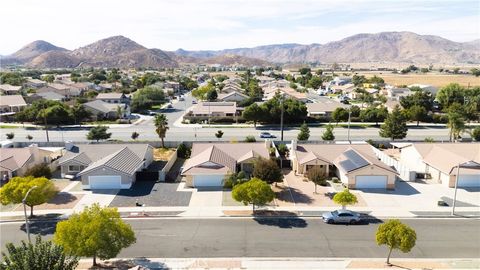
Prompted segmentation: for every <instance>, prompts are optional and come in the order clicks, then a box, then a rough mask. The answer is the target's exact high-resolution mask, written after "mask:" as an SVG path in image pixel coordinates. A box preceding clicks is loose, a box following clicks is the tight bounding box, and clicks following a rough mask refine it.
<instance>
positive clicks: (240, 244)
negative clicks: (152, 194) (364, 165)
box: [0, 218, 480, 258]
mask: <svg viewBox="0 0 480 270" xmlns="http://www.w3.org/2000/svg"><path fill="white" fill-rule="evenodd" d="M127 222H128V223H130V224H131V225H132V227H133V228H134V230H135V233H136V237H137V242H136V243H135V244H134V245H132V246H131V247H129V248H127V249H125V250H123V251H122V252H121V254H119V256H118V257H139V256H145V257H167V258H170V257H175V258H177V257H185V258H191V257H200V258H203V257H358V258H382V257H385V256H386V255H387V248H386V247H384V246H377V244H376V243H375V231H376V229H377V227H378V226H379V224H380V223H379V222H374V223H371V224H364V225H329V224H324V223H323V222H322V221H321V220H319V219H300V218H289V219H279V218H273V219H270V218H269V219H258V220H253V219H227V218H220V219H141V220H128V221H127ZM402 222H405V223H407V224H408V225H410V226H411V227H412V228H413V229H415V230H416V233H417V244H416V246H415V247H414V248H413V249H412V251H411V252H410V253H406V254H405V253H400V252H398V251H394V253H393V254H392V256H394V257H409V258H479V257H480V226H479V225H480V223H479V221H478V220H471V219H410V220H403V221H402ZM22 225H23V223H6V224H1V225H0V229H1V241H0V242H1V246H2V249H3V248H4V246H5V243H6V242H19V241H20V240H22V239H25V238H26V236H25V232H24V231H22V230H21V229H20V228H21V227H22ZM53 230H54V223H52V222H50V223H42V224H34V225H33V226H32V230H31V231H33V232H35V233H39V232H42V234H44V235H45V236H46V238H50V237H51V233H53Z"/></svg>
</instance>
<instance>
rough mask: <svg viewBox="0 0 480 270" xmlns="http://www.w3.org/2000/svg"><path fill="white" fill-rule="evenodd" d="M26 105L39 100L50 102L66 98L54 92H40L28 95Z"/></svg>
mask: <svg viewBox="0 0 480 270" xmlns="http://www.w3.org/2000/svg"><path fill="white" fill-rule="evenodd" d="M26 99H27V102H28V103H30V104H31V103H33V102H34V101H37V100H39V99H45V100H52V101H64V100H66V97H65V96H64V95H60V94H58V93H55V92H42V93H35V94H30V95H28V96H27V97H26Z"/></svg>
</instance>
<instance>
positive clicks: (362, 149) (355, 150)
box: [290, 141, 398, 189]
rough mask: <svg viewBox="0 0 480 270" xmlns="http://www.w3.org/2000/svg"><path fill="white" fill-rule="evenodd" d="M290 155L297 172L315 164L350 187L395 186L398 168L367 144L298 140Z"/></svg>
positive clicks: (306, 169) (292, 145) (392, 187)
mask: <svg viewBox="0 0 480 270" xmlns="http://www.w3.org/2000/svg"><path fill="white" fill-rule="evenodd" d="M291 147H292V149H291V151H290V156H291V160H292V168H293V170H295V172H296V173H298V174H302V175H306V174H307V173H308V171H309V170H311V169H313V168H315V167H318V168H319V169H321V170H323V171H324V172H325V173H326V174H327V175H331V176H332V175H335V176H337V177H338V178H339V179H340V181H342V183H343V184H345V185H346V186H347V187H348V188H352V189H371V188H375V189H394V188H395V181H396V178H397V175H398V173H397V171H396V170H395V169H393V168H391V167H390V166H388V165H386V164H385V163H383V162H381V161H380V160H378V158H377V157H376V155H375V152H374V151H373V146H371V145H369V144H298V145H297V142H296V141H292V144H291Z"/></svg>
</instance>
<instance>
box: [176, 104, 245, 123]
mask: <svg viewBox="0 0 480 270" xmlns="http://www.w3.org/2000/svg"><path fill="white" fill-rule="evenodd" d="M237 115H238V113H237V103H235V102H199V103H198V104H196V105H195V106H193V107H192V108H191V109H190V110H189V111H188V112H187V113H186V114H185V115H184V117H183V118H184V119H185V120H192V119H195V120H208V119H209V118H210V117H221V118H230V119H234V120H235V119H236V117H237Z"/></svg>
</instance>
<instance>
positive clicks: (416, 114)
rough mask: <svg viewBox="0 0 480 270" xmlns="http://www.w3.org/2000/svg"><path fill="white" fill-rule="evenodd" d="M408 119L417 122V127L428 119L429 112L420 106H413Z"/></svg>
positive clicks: (408, 111)
mask: <svg viewBox="0 0 480 270" xmlns="http://www.w3.org/2000/svg"><path fill="white" fill-rule="evenodd" d="M407 114H408V117H409V118H410V120H412V121H417V127H418V126H419V124H420V121H422V120H423V119H425V118H426V117H427V110H425V108H424V107H422V106H420V105H413V106H412V107H410V108H408V110H407Z"/></svg>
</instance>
